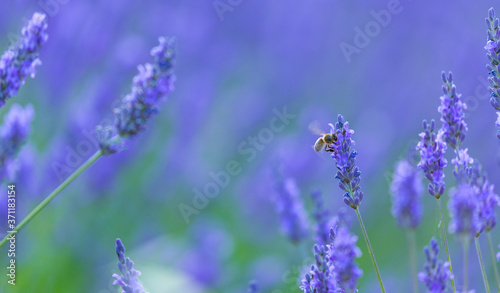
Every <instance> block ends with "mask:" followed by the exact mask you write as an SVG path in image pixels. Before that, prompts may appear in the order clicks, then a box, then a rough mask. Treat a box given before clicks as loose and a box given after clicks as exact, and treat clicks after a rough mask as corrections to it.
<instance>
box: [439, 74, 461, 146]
mask: <svg viewBox="0 0 500 293" xmlns="http://www.w3.org/2000/svg"><path fill="white" fill-rule="evenodd" d="M441 78H442V79H443V83H444V85H443V93H444V95H443V96H441V105H440V106H439V108H438V111H439V113H441V122H443V126H442V130H443V140H444V141H445V142H446V143H447V144H448V146H450V147H451V148H453V149H455V150H458V149H459V148H460V146H461V145H462V142H463V141H464V140H465V132H466V131H467V124H466V123H465V121H464V110H466V109H467V105H466V104H465V103H464V102H462V101H461V100H460V96H461V95H460V94H458V93H457V92H456V87H455V84H454V83H453V75H452V73H451V72H449V73H448V76H446V74H445V73H444V71H443V72H442V73H441Z"/></svg>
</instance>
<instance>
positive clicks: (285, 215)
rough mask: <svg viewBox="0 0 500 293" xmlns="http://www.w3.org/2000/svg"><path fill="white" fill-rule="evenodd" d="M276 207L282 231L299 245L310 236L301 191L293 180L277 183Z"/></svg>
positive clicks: (288, 179)
mask: <svg viewBox="0 0 500 293" xmlns="http://www.w3.org/2000/svg"><path fill="white" fill-rule="evenodd" d="M276 189H277V190H276V198H275V205H276V211H277V213H278V215H279V217H280V227H281V231H282V232H283V233H284V234H285V235H286V236H288V238H289V239H290V241H292V243H294V244H297V243H299V242H300V241H302V240H303V239H304V238H306V237H307V235H308V229H309V223H308V221H307V214H306V210H305V208H304V203H303V201H302V200H301V198H300V191H299V189H298V187H297V184H296V183H295V180H293V179H292V178H287V179H285V180H282V181H280V182H278V183H277V186H276Z"/></svg>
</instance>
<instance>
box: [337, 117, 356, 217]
mask: <svg viewBox="0 0 500 293" xmlns="http://www.w3.org/2000/svg"><path fill="white" fill-rule="evenodd" d="M329 125H330V127H331V128H332V133H335V134H337V137H338V140H337V142H336V143H334V144H332V145H330V147H331V148H333V150H334V151H333V152H332V158H334V159H335V162H336V165H337V175H336V176H335V178H337V179H339V186H340V188H341V189H342V190H344V191H345V192H346V193H345V194H344V202H345V204H346V205H348V206H350V207H351V208H353V209H357V208H358V206H359V205H360V204H361V201H362V200H363V192H362V191H361V186H360V181H361V172H360V171H359V168H358V166H356V156H357V155H358V153H357V152H356V151H355V150H354V149H353V148H352V146H354V145H355V143H354V140H352V139H351V136H352V134H353V133H354V130H352V129H349V122H348V121H345V120H344V117H342V115H339V116H338V118H337V123H335V126H334V125H332V124H329Z"/></svg>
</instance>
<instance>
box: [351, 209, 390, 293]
mask: <svg viewBox="0 0 500 293" xmlns="http://www.w3.org/2000/svg"><path fill="white" fill-rule="evenodd" d="M355 210H356V214H357V215H358V220H359V225H361V230H363V236H364V237H365V242H366V246H367V247H368V252H369V253H370V257H371V258H372V263H373V267H374V268H375V272H376V273H377V278H378V282H379V284H380V289H382V292H383V293H385V288H384V284H383V283H382V277H380V270H379V269H378V266H377V261H376V260H375V255H374V254H373V250H372V246H371V244H370V239H368V234H366V229H365V225H364V224H363V219H361V214H360V213H359V208H357V209H355Z"/></svg>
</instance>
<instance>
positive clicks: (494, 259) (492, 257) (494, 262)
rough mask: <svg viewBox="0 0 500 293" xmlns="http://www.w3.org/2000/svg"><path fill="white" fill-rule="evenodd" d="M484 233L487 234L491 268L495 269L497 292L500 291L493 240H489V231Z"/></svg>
mask: <svg viewBox="0 0 500 293" xmlns="http://www.w3.org/2000/svg"><path fill="white" fill-rule="evenodd" d="M486 235H487V236H488V246H489V247H490V255H491V261H492V265H493V270H494V271H495V281H496V283H497V290H498V292H500V278H499V277H498V270H497V260H496V257H495V252H494V250H493V242H492V241H491V235H490V231H488V232H486Z"/></svg>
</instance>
